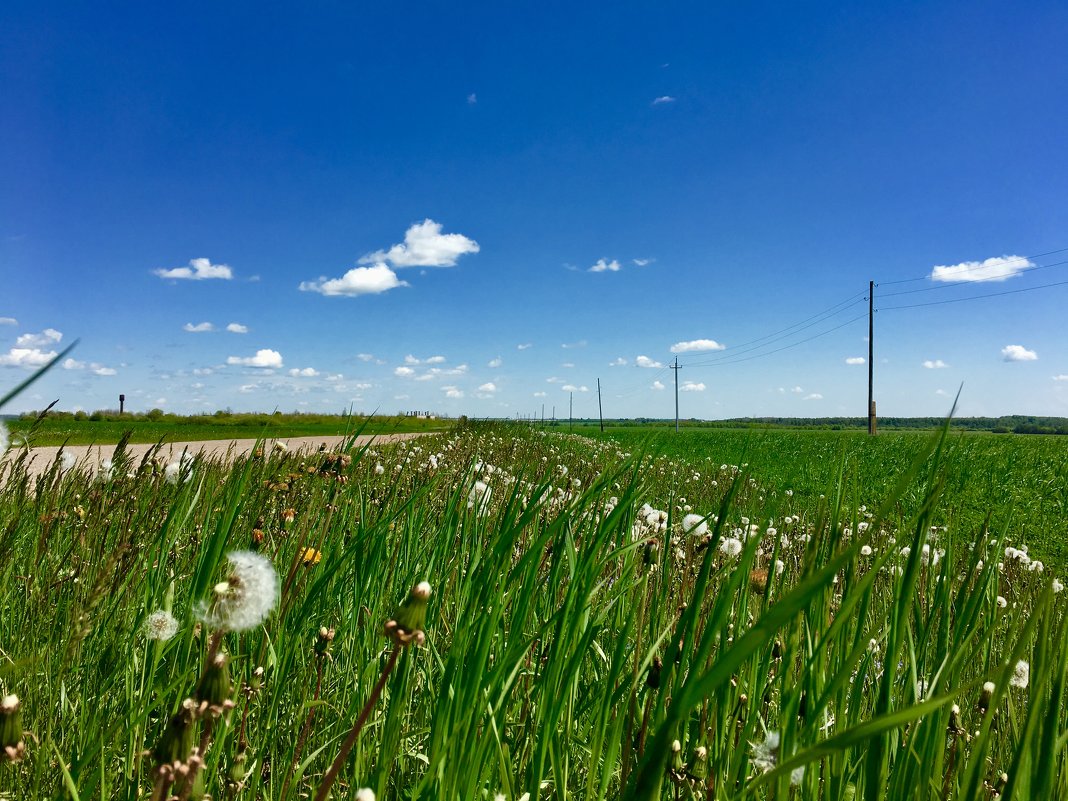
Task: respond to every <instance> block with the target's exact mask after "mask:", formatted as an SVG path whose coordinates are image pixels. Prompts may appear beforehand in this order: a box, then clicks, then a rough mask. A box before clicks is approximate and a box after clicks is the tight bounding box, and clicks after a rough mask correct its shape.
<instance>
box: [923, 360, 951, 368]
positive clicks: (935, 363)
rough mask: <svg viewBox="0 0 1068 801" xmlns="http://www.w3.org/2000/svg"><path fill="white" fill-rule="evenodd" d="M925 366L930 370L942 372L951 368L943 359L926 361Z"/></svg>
mask: <svg viewBox="0 0 1068 801" xmlns="http://www.w3.org/2000/svg"><path fill="white" fill-rule="evenodd" d="M923 366H924V367H926V368H927V369H928V370H942V369H944V368H946V367H949V365H948V364H946V363H945V362H944V361H942V360H941V359H927V360H926V361H924V363H923Z"/></svg>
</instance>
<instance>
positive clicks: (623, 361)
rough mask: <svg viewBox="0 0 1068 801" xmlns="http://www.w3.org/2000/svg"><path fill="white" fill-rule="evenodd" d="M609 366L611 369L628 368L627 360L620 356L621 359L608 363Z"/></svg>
mask: <svg viewBox="0 0 1068 801" xmlns="http://www.w3.org/2000/svg"><path fill="white" fill-rule="evenodd" d="M608 366H609V367H626V366H627V360H626V359H624V358H623V357H622V356H619V357H617V358H615V359H613V360H612V361H610V362H609V363H608Z"/></svg>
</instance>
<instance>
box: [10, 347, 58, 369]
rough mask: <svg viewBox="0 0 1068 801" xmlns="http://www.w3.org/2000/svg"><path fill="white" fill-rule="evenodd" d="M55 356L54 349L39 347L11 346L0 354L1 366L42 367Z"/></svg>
mask: <svg viewBox="0 0 1068 801" xmlns="http://www.w3.org/2000/svg"><path fill="white" fill-rule="evenodd" d="M54 358H56V352H55V351H54V350H50V351H43V350H41V349H40V348H12V349H11V350H9V351H8V352H7V353H4V354H2V355H0V366H3V367H42V366H44V365H46V364H48V363H49V362H50V361H51V360H52V359H54Z"/></svg>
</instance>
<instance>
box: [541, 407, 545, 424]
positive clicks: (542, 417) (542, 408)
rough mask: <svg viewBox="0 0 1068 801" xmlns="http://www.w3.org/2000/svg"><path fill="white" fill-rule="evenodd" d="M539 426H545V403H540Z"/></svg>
mask: <svg viewBox="0 0 1068 801" xmlns="http://www.w3.org/2000/svg"><path fill="white" fill-rule="evenodd" d="M541 427H542V428H545V404H544V403H543V404H542V405H541Z"/></svg>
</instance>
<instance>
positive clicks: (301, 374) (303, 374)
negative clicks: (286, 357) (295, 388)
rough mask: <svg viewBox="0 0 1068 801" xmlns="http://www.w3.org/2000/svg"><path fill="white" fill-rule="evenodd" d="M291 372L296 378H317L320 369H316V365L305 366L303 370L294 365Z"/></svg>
mask: <svg viewBox="0 0 1068 801" xmlns="http://www.w3.org/2000/svg"><path fill="white" fill-rule="evenodd" d="M289 374H290V375H291V376H293V377H294V378H315V377H316V376H317V375H319V371H318V370H316V369H315V368H314V367H305V368H304V369H303V370H301V369H300V368H297V367H294V368H293V369H292V370H290V371H289Z"/></svg>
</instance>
